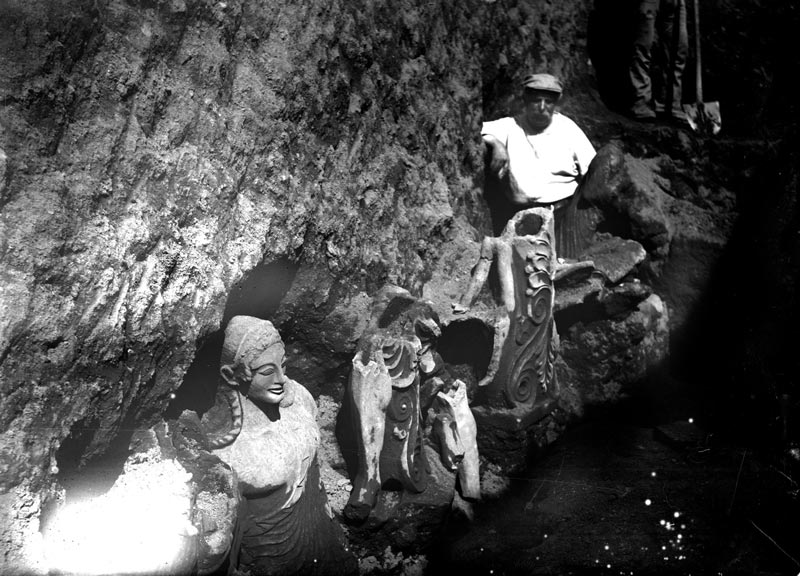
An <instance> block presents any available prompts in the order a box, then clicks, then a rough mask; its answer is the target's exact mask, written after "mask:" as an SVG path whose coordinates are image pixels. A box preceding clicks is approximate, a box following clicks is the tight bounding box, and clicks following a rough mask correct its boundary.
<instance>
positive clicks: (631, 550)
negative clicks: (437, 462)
mask: <svg viewBox="0 0 800 576" xmlns="http://www.w3.org/2000/svg"><path fill="white" fill-rule="evenodd" d="M635 413H636V410H635V409H632V407H625V408H620V409H619V410H615V411H614V412H613V413H609V414H607V415H604V416H602V417H597V418H594V419H592V420H590V421H588V422H586V423H584V424H582V425H580V426H579V427H576V428H574V429H572V430H571V431H569V432H567V433H566V434H565V435H564V436H562V437H561V438H559V439H558V440H557V441H556V442H555V443H554V444H553V445H551V446H550V448H549V449H548V450H547V452H546V453H545V454H544V455H543V456H542V458H541V460H540V461H539V462H538V463H537V464H536V465H535V466H534V467H533V468H532V469H531V470H529V471H528V472H527V473H525V474H522V475H520V476H519V477H517V478H514V479H512V481H511V485H510V489H509V491H508V492H507V493H506V494H504V495H502V496H501V497H500V498H498V499H497V500H494V501H484V502H482V503H481V504H479V505H478V506H476V507H475V509H474V518H473V519H472V521H471V522H470V521H468V520H466V519H462V520H461V521H458V522H453V523H452V524H451V525H450V526H449V527H448V530H447V536H446V537H445V543H444V544H443V545H442V546H441V547H439V548H438V550H437V553H436V554H434V555H433V557H432V558H431V561H430V564H429V566H428V568H429V573H431V574H438V573H444V571H445V569H446V571H447V572H450V573H457V574H462V575H464V574H487V575H488V574H491V575H493V576H499V575H503V574H558V575H566V574H595V573H597V574H615V575H616V574H620V575H622V574H624V575H628V574H695V575H701V574H713V575H717V574H726V575H727V574H742V575H744V574H750V575H753V574H775V575H778V574H782V575H783V574H792V575H793V574H797V573H798V572H799V571H800V563H798V561H797V559H798V558H800V555H799V554H798V542H797V539H796V538H795V537H792V536H791V535H792V534H793V533H794V530H793V529H792V526H794V527H795V528H796V527H797V522H798V520H797V519H798V518H800V515H798V511H799V508H800V506H798V500H797V488H798V486H797V483H796V482H794V481H793V480H792V478H791V476H790V474H786V473H785V471H787V469H786V465H787V463H786V462H785V461H784V462H783V463H781V462H780V459H778V458H775V457H772V456H770V455H768V454H764V453H759V452H758V451H754V450H753V449H750V448H748V447H746V446H742V445H736V444H733V443H731V442H728V441H726V440H724V439H721V438H716V437H715V435H713V434H709V433H707V432H705V431H704V430H703V429H702V428H700V427H699V426H697V425H696V424H695V423H693V422H690V421H689V419H688V418H685V419H680V420H676V421H672V422H669V423H665V424H655V425H654V424H648V423H646V422H642V421H641V419H640V418H637V417H635V416H633V414H635Z"/></svg>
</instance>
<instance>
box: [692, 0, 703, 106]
mask: <svg viewBox="0 0 800 576" xmlns="http://www.w3.org/2000/svg"><path fill="white" fill-rule="evenodd" d="M694 45H695V95H696V96H697V107H698V108H700V106H701V104H702V103H703V73H702V69H703V65H702V61H701V59H700V1H699V0H694Z"/></svg>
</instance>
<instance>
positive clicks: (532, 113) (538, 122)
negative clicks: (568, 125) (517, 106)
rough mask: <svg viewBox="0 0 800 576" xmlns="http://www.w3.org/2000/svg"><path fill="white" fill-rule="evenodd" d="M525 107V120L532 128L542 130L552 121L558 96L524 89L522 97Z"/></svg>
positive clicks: (544, 91)
mask: <svg viewBox="0 0 800 576" xmlns="http://www.w3.org/2000/svg"><path fill="white" fill-rule="evenodd" d="M522 98H523V102H524V105H525V108H524V110H525V118H526V119H527V121H528V123H529V124H530V125H531V127H532V128H536V129H538V130H543V129H545V128H547V127H548V126H549V125H550V122H552V121H553V113H554V112H555V109H556V102H558V98H559V95H558V94H556V93H555V92H547V91H546V90H533V89H530V88H526V89H525V92H524V93H523V95H522Z"/></svg>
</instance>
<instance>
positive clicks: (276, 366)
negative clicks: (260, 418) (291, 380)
mask: <svg viewBox="0 0 800 576" xmlns="http://www.w3.org/2000/svg"><path fill="white" fill-rule="evenodd" d="M221 364H222V366H221V367H220V374H221V375H222V377H223V379H224V380H225V381H226V382H227V383H228V385H229V386H230V387H231V388H233V389H235V390H238V391H239V392H240V393H241V394H242V395H244V396H246V397H247V398H250V399H251V400H253V401H254V402H256V403H259V404H279V403H280V402H281V401H282V400H283V399H284V397H285V396H286V392H287V391H286V376H285V366H286V351H285V349H284V347H283V342H282V341H281V337H280V335H279V334H278V331H277V330H276V329H275V327H274V326H273V325H272V323H270V322H269V321H267V320H261V319H259V318H253V317H251V316H235V317H233V318H232V319H231V321H230V322H229V323H228V326H227V327H226V329H225V341H224V343H223V346H222V362H221Z"/></svg>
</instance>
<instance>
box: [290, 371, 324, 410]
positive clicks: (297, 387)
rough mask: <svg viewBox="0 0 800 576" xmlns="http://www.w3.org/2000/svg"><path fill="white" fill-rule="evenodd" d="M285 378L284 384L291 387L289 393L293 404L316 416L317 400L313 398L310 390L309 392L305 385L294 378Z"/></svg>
mask: <svg viewBox="0 0 800 576" xmlns="http://www.w3.org/2000/svg"><path fill="white" fill-rule="evenodd" d="M286 380H287V382H286V384H287V385H288V386H289V387H290V388H291V393H290V394H291V396H292V400H293V404H294V405H296V407H297V408H302V409H304V410H306V411H308V412H311V414H312V415H314V416H315V417H316V415H317V402H316V401H315V400H314V397H313V396H312V395H311V392H309V391H308V389H306V387H305V386H303V385H302V384H300V383H299V382H297V381H295V380H292V379H291V378H287V379H286Z"/></svg>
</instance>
